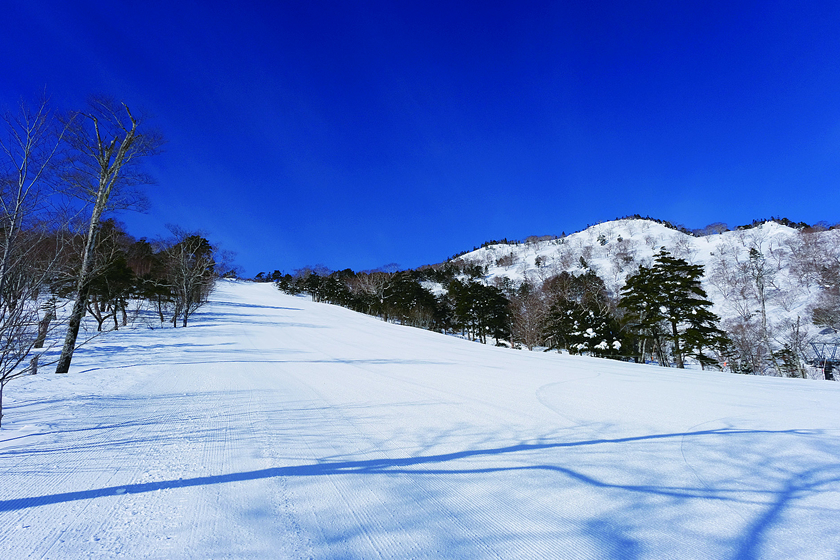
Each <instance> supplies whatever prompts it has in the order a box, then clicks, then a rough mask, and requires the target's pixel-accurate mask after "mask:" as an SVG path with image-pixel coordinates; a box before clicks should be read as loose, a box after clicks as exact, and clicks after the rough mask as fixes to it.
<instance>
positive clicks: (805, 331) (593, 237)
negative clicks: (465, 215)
mask: <svg viewBox="0 0 840 560" xmlns="http://www.w3.org/2000/svg"><path fill="white" fill-rule="evenodd" d="M661 248H665V249H666V250H667V251H669V252H670V253H671V254H672V255H674V256H675V257H679V258H682V259H685V260H686V261H688V262H689V263H691V264H700V265H703V266H704V268H705V275H704V277H703V280H702V283H703V287H704V289H705V290H706V292H707V294H708V296H709V299H710V300H711V301H712V302H714V311H715V312H716V313H717V314H718V315H720V317H721V318H722V320H723V323H724V324H725V325H726V326H727V327H729V328H728V329H727V330H731V329H732V328H736V327H737V325H736V324H737V323H739V322H740V323H745V324H748V323H750V322H753V321H755V319H756V316H757V314H758V313H759V312H760V308H761V307H762V304H763V306H764V309H765V312H766V316H767V321H768V326H769V328H770V329H771V331H772V333H773V336H774V338H775V339H776V341H777V343H778V344H779V346H780V347H781V346H783V345H784V344H787V343H789V342H790V340H789V339H790V338H791V337H794V338H798V339H800V340H799V341H798V342H799V343H800V344H801V343H804V342H805V341H806V340H809V339H811V338H813V337H815V336H817V334H818V333H819V332H820V330H822V329H821V328H819V327H816V326H814V325H813V324H812V323H811V311H812V308H813V306H814V305H815V304H816V303H817V299H818V297H819V295H820V293H821V292H822V290H823V288H824V283H823V281H824V279H823V278H822V277H821V274H823V273H824V271H825V270H826V269H827V268H830V267H831V266H832V265H835V266H836V265H837V263H838V262H840V230H837V229H832V230H825V231H815V230H813V229H795V228H792V227H789V226H786V225H783V224H781V223H778V222H775V221H767V222H764V223H761V224H759V225H757V226H755V227H752V228H749V229H738V230H735V231H724V232H722V233H716V234H712V235H705V236H702V237H698V236H694V235H689V234H687V233H683V232H682V231H678V230H675V229H672V228H669V227H666V226H665V225H663V224H662V223H658V222H656V221H653V220H646V219H635V218H634V219H620V220H614V221H610V222H604V223H600V224H597V225H594V226H591V227H589V228H587V229H585V230H583V231H581V232H578V233H574V234H571V235H568V236H565V237H561V238H557V239H545V240H540V241H532V242H524V243H517V244H504V243H502V244H495V245H486V246H484V247H482V248H480V249H477V250H474V251H471V252H469V253H466V254H463V255H461V256H458V257H456V258H455V259H453V262H457V263H462V264H464V265H479V266H481V267H483V268H484V271H485V276H484V279H485V281H486V282H488V283H490V284H497V285H500V284H502V283H505V282H513V283H514V284H521V283H522V282H529V283H531V284H532V285H537V286H538V285H541V284H542V283H543V282H544V281H545V280H546V279H547V278H549V277H551V276H554V275H556V274H559V273H561V272H563V271H566V272H570V273H573V274H581V273H583V272H585V271H586V269H590V270H592V271H594V272H595V273H596V274H598V276H600V277H601V278H602V279H603V280H604V283H605V284H606V286H607V288H608V289H609V290H610V291H611V292H612V294H613V295H614V296H616V297H617V296H618V295H619V294H620V291H621V288H622V287H623V286H624V283H625V281H626V278H627V276H628V275H630V274H633V273H635V272H636V271H637V270H638V267H639V266H640V265H644V266H650V265H651V264H652V261H653V258H654V255H655V254H656V253H658V252H659V250H660V249H661ZM751 255H752V258H751ZM759 276H760V278H758V277H759ZM508 279H509V280H508ZM762 284H763V285H762ZM762 290H763V294H762V293H759V292H760V291H762ZM762 300H763V301H762Z"/></svg>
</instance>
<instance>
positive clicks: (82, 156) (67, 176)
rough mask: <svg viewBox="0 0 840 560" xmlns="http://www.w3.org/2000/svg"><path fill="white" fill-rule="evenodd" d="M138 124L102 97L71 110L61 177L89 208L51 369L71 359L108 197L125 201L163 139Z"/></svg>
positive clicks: (143, 177) (61, 367)
mask: <svg viewBox="0 0 840 560" xmlns="http://www.w3.org/2000/svg"><path fill="white" fill-rule="evenodd" d="M140 124H141V122H140V119H138V118H137V117H135V116H134V115H133V114H132V113H131V111H130V110H129V108H128V106H127V105H126V104H125V103H121V104H117V103H115V102H114V101H112V100H110V99H106V98H95V99H93V100H91V102H90V106H89V110H88V111H87V112H80V113H76V114H74V115H73V118H72V121H70V122H68V134H67V139H68V143H69V145H70V147H71V148H72V150H73V151H74V156H75V157H73V158H72V159H70V160H69V161H68V166H67V169H66V170H65V173H64V176H63V179H64V181H65V184H66V186H67V187H69V189H70V191H71V192H73V193H74V194H76V195H78V196H80V197H81V198H82V199H83V200H84V201H85V203H86V204H90V205H92V210H91V217H90V222H89V227H88V231H87V237H86V239H85V246H84V250H83V252H82V263H81V268H80V270H79V273H78V281H77V284H76V300H75V302H74V304H73V310H72V311H71V313H70V318H69V322H68V327H67V336H66V337H65V339H64V347H63V348H62V350H61V357H60V358H59V360H58V366H57V367H56V373H67V372H68V371H69V369H70V362H71V360H72V359H73V351H74V349H75V347H76V339H77V337H78V335H79V327H80V325H81V322H82V317H83V316H84V313H85V308H86V306H87V299H88V292H89V289H90V283H91V280H92V278H93V251H94V248H95V247H96V238H97V235H98V233H99V229H100V228H99V225H100V220H101V218H102V214H103V212H105V211H106V209H107V208H108V206H109V202H111V201H112V199H113V200H114V201H119V202H125V201H126V198H128V197H127V195H128V194H129V193H130V192H131V188H132V187H133V186H135V185H140V184H146V183H150V182H151V180H150V179H149V177H148V176H147V175H146V174H144V173H142V171H141V170H140V169H139V164H140V162H141V161H142V160H143V158H145V157H147V156H150V155H154V154H157V153H159V151H160V147H161V145H162V143H163V140H162V138H161V136H160V135H159V134H158V133H156V132H141V131H140V130H139V129H140ZM120 191H123V192H120Z"/></svg>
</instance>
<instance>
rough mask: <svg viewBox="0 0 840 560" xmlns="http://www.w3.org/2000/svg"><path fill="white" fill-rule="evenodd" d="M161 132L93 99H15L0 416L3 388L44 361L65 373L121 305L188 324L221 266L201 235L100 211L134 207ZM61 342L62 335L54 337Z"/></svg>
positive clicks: (0, 284) (6, 143)
mask: <svg viewBox="0 0 840 560" xmlns="http://www.w3.org/2000/svg"><path fill="white" fill-rule="evenodd" d="M163 143H164V141H163V137H162V136H161V134H160V133H159V132H157V131H156V130H154V129H153V128H150V127H149V126H148V125H147V124H146V122H145V119H144V118H143V117H142V116H141V115H138V114H137V113H135V112H132V110H131V109H129V107H128V106H127V105H126V104H124V103H120V102H116V101H114V100H112V99H110V98H107V97H92V98H91V99H90V100H89V102H88V104H87V106H86V107H84V108H83V109H80V110H72V111H58V110H53V109H52V108H51V106H50V104H49V103H48V101H47V100H46V99H43V100H41V101H39V102H37V103H36V104H28V103H26V102H21V103H20V105H19V107H17V109H15V110H10V111H6V112H4V113H3V117H2V122H0V421H2V397H3V389H4V388H5V386H6V384H7V383H8V382H9V381H11V380H12V379H15V378H18V377H20V376H21V375H25V374H29V373H35V372H36V371H37V369H38V366H39V361H40V365H41V366H42V367H43V366H44V365H47V362H46V358H45V356H46V355H47V352H48V351H51V350H53V349H56V350H57V349H58V348H59V347H60V348H61V352H60V355H59V356H58V357H57V358H55V362H54V363H55V364H56V373H66V372H67V371H68V370H69V367H70V363H71V360H72V357H73V353H74V351H75V350H76V348H78V346H79V345H80V344H81V343H83V342H84V338H85V337H84V336H81V337H80V329H81V327H82V320H83V317H84V316H85V315H90V316H91V317H92V318H93V320H94V321H95V323H96V326H97V329H98V330H99V331H102V330H106V329H108V328H113V329H117V328H119V327H120V326H121V325H125V324H127V322H128V321H129V320H130V317H129V309H128V308H129V302H131V301H135V302H138V301H142V302H146V304H147V305H148V306H151V307H153V308H154V309H155V310H156V312H157V314H158V316H159V318H160V320H161V322H164V321H167V322H171V323H172V324H173V326H174V325H176V324H178V323H179V322H180V324H181V325H183V326H186V325H187V323H188V319H189V317H190V316H191V314H192V313H193V312H194V311H195V310H196V309H197V308H198V306H200V305H201V304H202V303H203V302H204V301H206V299H207V295H208V294H209V292H210V290H211V289H212V286H213V281H214V279H215V278H216V276H217V274H218V273H219V263H218V262H217V261H218V257H217V255H218V251H217V249H216V248H215V247H213V246H212V245H211V244H210V242H209V241H208V240H207V239H206V238H205V237H204V236H203V235H202V234H200V233H196V232H188V231H185V230H182V229H180V228H178V227H175V226H172V227H171V228H170V231H171V233H172V235H171V237H170V238H168V239H158V240H154V241H149V240H146V239H135V238H134V237H132V236H131V235H129V234H128V233H127V232H126V231H125V228H124V227H123V226H122V225H121V224H120V223H119V222H117V221H116V220H114V219H113V217H109V214H110V213H112V212H113V211H116V210H123V209H142V208H143V207H144V204H145V198H144V196H143V193H142V191H141V190H140V187H141V186H142V185H144V184H148V183H150V182H151V181H152V179H151V178H150V177H149V176H148V175H147V174H146V173H145V172H144V169H143V163H144V161H145V160H146V159H147V158H148V157H150V156H153V155H156V154H158V153H159V152H160V150H161V147H162V145H163ZM62 339H63V340H62Z"/></svg>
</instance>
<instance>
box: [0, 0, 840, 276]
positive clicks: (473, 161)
mask: <svg viewBox="0 0 840 560" xmlns="http://www.w3.org/2000/svg"><path fill="white" fill-rule="evenodd" d="M1 21H2V23H0V52H2V53H3V54H2V75H0V103H2V105H3V106H5V107H10V106H13V105H14V104H15V103H16V101H17V99H19V98H20V97H21V96H23V97H25V98H29V99H32V98H34V97H36V96H37V94H38V93H39V92H40V91H41V90H43V88H44V87H46V88H47V90H48V92H49V94H50V95H51V96H52V99H53V100H54V101H55V102H56V104H58V105H60V106H62V107H64V108H71V107H81V106H82V105H83V103H84V101H85V99H86V97H87V96H88V95H89V94H92V93H104V94H108V95H112V96H114V97H116V98H118V99H121V100H124V101H126V102H127V103H128V104H129V105H130V106H131V107H136V108H138V109H139V108H142V109H144V110H145V111H147V112H149V113H151V114H153V115H154V119H152V120H151V121H150V122H151V123H153V124H154V125H155V126H156V127H157V128H159V129H160V130H161V131H162V132H163V133H164V135H165V136H166V137H167V139H168V144H167V146H166V151H165V153H164V154H162V155H160V156H157V157H156V158H154V159H153V160H150V164H149V167H148V169H149V171H151V173H152V174H153V175H154V176H155V177H156V178H157V180H158V184H157V185H155V186H152V187H149V188H148V190H147V192H148V195H149V198H150V199H151V202H152V208H151V210H150V211H149V212H148V213H147V214H145V215H139V214H122V215H121V216H120V219H122V220H123V221H124V222H126V223H127V224H128V226H129V229H130V231H131V233H133V234H134V235H136V236H149V237H154V236H156V235H160V234H162V233H165V229H164V224H166V223H175V224H179V225H181V226H182V227H186V228H200V229H203V230H206V231H207V233H208V234H209V237H210V239H211V240H213V241H216V242H220V243H221V244H222V245H223V246H224V247H225V248H227V249H230V250H233V251H236V252H237V253H238V259H237V260H238V262H239V264H240V265H241V266H243V267H244V269H245V272H246V273H247V274H249V275H253V274H255V273H256V272H258V271H260V270H269V271H270V270H274V269H275V268H277V269H281V270H286V271H291V270H292V269H294V268H299V267H301V266H303V265H305V264H316V263H323V264H325V265H327V266H329V267H331V268H345V267H351V268H354V269H356V270H360V269H368V268H375V267H377V266H380V265H383V264H386V263H391V262H397V263H399V264H401V265H402V266H404V267H415V266H419V265H421V264H428V263H432V262H439V261H441V260H443V259H445V258H446V257H448V256H450V255H452V254H453V253H456V252H458V251H461V250H464V249H470V248H472V247H473V245H477V244H480V243H481V242H483V241H486V240H488V239H500V238H503V237H507V238H511V239H515V238H523V237H525V236H527V235H542V234H559V233H561V232H562V231H566V232H570V231H573V230H577V229H581V228H583V227H585V226H586V225H588V224H591V223H595V222H598V221H603V220H608V219H612V218H616V217H620V216H623V215H626V214H632V213H640V214H643V215H646V214H649V215H651V216H653V217H657V218H662V219H667V220H671V221H673V222H676V223H681V224H684V225H685V226H687V227H690V228H694V227H702V226H704V225H706V224H708V223H710V222H715V221H722V222H726V223H729V224H730V225H736V224H742V223H747V222H750V221H751V220H752V219H754V218H760V217H770V216H771V215H772V216H785V217H788V218H790V219H793V220H796V221H806V222H815V221H819V220H828V221H830V222H835V221H840V216H838V208H840V204H838V203H840V188H838V186H840V185H839V183H840V2H837V1H836V0H834V1H820V0H816V1H813V2H811V1H809V2H794V1H788V2H779V1H773V0H761V1H755V2H741V1H738V0H732V1H726V2H692V1H685V2H673V1H667V2H645V1H641V2H627V1H621V2H610V1H598V2H582V1H571V2H529V1H527V0H519V1H516V2H513V1H511V2H489V1H485V2H453V1H451V0H449V1H445V2H435V1H429V2H399V1H396V2H395V1H382V2H365V1H361V0H359V1H349V0H348V1H345V2H329V1H307V0H300V1H294V2H286V1H273V2H265V1H264V2H253V1H247V0H244V1H238V2H218V1H215V0H201V1H189V0H185V1H180V0H169V1H157V0H152V1H144V2H128V1H122V0H110V1H108V2H105V1H98V0H76V1H74V0H8V1H6V2H3V8H2V19H1Z"/></svg>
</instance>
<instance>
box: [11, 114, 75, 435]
mask: <svg viewBox="0 0 840 560" xmlns="http://www.w3.org/2000/svg"><path fill="white" fill-rule="evenodd" d="M0 126H2V131H0V158H1V159H2V163H0V421H2V412H3V405H2V403H3V389H4V388H5V386H6V384H7V383H9V382H10V381H11V380H12V379H15V378H17V377H20V376H21V375H25V374H28V373H34V372H35V370H36V369H37V364H38V357H39V356H40V355H41V354H42V353H43V352H40V353H37V355H34V356H33V355H32V350H33V349H35V348H41V349H43V347H44V344H45V341H46V339H47V336H48V334H49V333H50V331H51V329H54V328H55V327H56V326H57V323H56V322H54V321H53V319H54V317H55V306H54V305H49V304H48V301H49V300H48V299H46V293H47V292H48V291H49V285H50V283H51V281H52V280H53V278H54V277H55V274H56V271H57V268H58V266H59V265H60V263H61V258H60V257H61V254H62V249H63V247H64V243H63V241H62V235H61V233H60V232H59V231H58V228H56V227H55V225H54V224H53V223H52V222H51V220H50V219H49V217H50V216H49V214H50V213H49V212H48V207H47V205H46V204H47V202H48V201H49V199H50V195H51V193H52V191H51V189H50V186H51V184H50V182H49V179H50V178H51V174H52V171H53V169H54V163H55V162H56V159H57V154H58V153H59V150H60V147H61V145H62V134H63V130H62V129H61V127H58V126H56V120H55V119H54V118H53V116H52V114H51V112H50V110H49V108H48V105H47V102H46V101H45V100H42V101H41V102H40V103H39V104H38V105H37V106H36V108H35V109H30V107H29V106H28V105H27V104H26V103H24V102H21V104H20V106H19V108H18V111H17V112H14V113H13V112H6V113H5V114H4V115H3V120H2V123H0ZM45 299H46V301H45ZM27 358H30V361H29V362H28V363H27V361H26V360H27Z"/></svg>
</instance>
